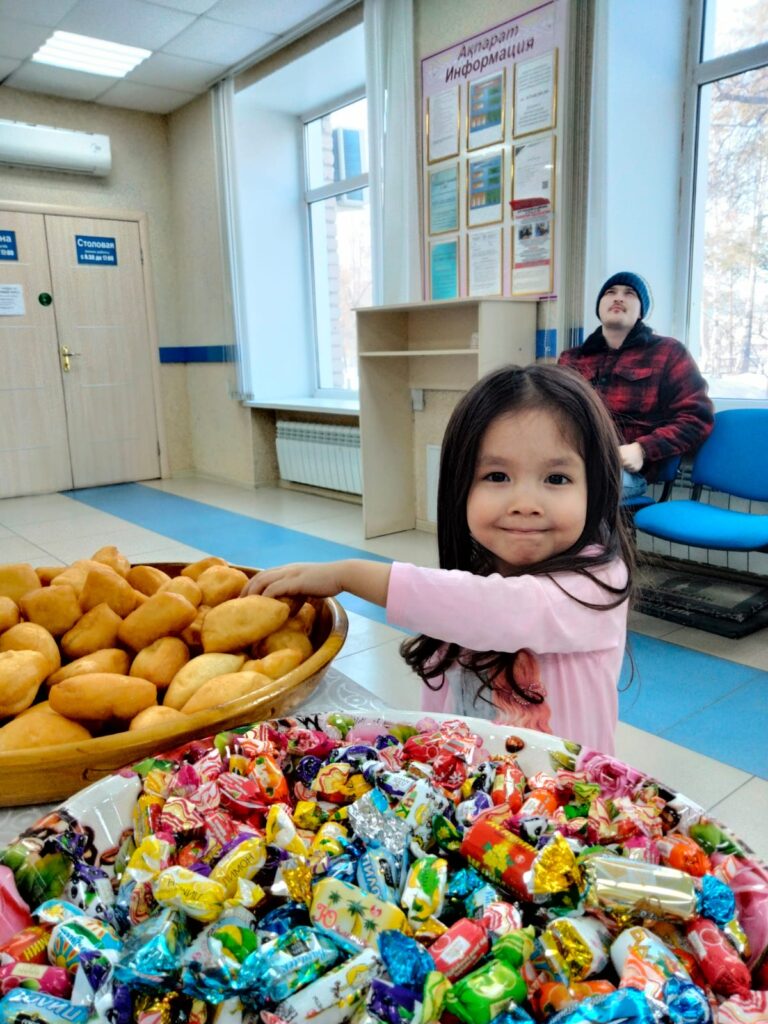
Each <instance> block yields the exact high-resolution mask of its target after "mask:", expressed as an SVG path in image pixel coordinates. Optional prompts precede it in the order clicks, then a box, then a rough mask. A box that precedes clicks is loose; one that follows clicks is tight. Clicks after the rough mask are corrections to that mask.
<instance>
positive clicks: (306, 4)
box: [206, 0, 334, 35]
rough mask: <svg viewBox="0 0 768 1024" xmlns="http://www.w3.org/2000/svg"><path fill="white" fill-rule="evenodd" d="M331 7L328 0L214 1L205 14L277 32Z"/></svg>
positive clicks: (217, 18)
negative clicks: (288, 0) (286, 1)
mask: <svg viewBox="0 0 768 1024" xmlns="http://www.w3.org/2000/svg"><path fill="white" fill-rule="evenodd" d="M333 6H334V4H333V2H332V0H291V3H289V4H287V3H285V0H217V3H215V4H214V5H213V7H211V8H210V10H209V11H208V12H207V15H206V17H208V18H215V19H216V20H217V21H225V22H230V23H232V24H234V25H247V26H248V27H249V28H257V29H260V31H262V32H272V33H274V34H275V35H280V34H281V33H283V32H287V31H288V30H289V29H291V28H294V27H295V26H296V25H300V24H301V23H302V22H303V21H306V20H307V18H311V17H312V15H314V14H317V12H318V11H322V10H323V8H325V7H333Z"/></svg>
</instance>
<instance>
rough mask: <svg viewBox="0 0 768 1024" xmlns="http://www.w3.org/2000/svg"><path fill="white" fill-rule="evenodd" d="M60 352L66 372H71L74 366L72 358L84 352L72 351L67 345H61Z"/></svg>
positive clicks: (62, 365) (62, 366) (63, 368)
mask: <svg viewBox="0 0 768 1024" xmlns="http://www.w3.org/2000/svg"><path fill="white" fill-rule="evenodd" d="M59 352H60V354H61V368H62V370H63V371H64V373H69V372H70V370H71V368H72V364H71V360H72V359H73V357H75V356H80V355H82V353H81V352H72V351H71V350H70V349H68V348H67V346H66V345H61V346H60V347H59Z"/></svg>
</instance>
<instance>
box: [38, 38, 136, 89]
mask: <svg viewBox="0 0 768 1024" xmlns="http://www.w3.org/2000/svg"><path fill="white" fill-rule="evenodd" d="M151 53H152V51H151V50H143V49H141V48H140V47H138V46H123V44H122V43H111V42H110V41H109V40H108V39H94V38H93V37H91V36H79V35H76V34H75V33H74V32H54V33H53V35H52V36H51V37H50V38H49V39H47V40H46V42H45V43H43V45H42V46H41V47H40V49H39V50H38V51H37V53H35V54H34V55H33V57H32V60H33V61H35V62H36V63H38V64H53V65H55V66H56V67H58V68H70V69H71V70H72V71H87V72H89V74H92V75H106V76H108V77H109V78H124V77H125V76H126V75H127V74H128V72H129V71H133V69H134V68H135V67H136V66H137V65H139V64H141V62H142V61H143V60H146V59H147V57H149V56H150V55H151Z"/></svg>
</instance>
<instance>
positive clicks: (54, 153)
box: [0, 120, 112, 178]
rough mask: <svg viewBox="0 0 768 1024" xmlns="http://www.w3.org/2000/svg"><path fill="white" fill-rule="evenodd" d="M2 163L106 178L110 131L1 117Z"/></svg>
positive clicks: (0, 153)
mask: <svg viewBox="0 0 768 1024" xmlns="http://www.w3.org/2000/svg"><path fill="white" fill-rule="evenodd" d="M0 163H2V164H20V165H21V166H23V167H35V168H39V169H42V170H46V171H66V172H67V173H69V174H90V175H93V176H94V177H98V178H103V177H104V176H105V175H107V174H109V171H110V168H111V167H112V154H111V152H110V148H109V136H108V135H95V134H93V133H92V132H73V131H70V130H69V129H67V128H51V127H49V126H48V125H44V124H25V123H24V122H23V121H3V120H0Z"/></svg>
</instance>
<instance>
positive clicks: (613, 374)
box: [558, 271, 714, 498]
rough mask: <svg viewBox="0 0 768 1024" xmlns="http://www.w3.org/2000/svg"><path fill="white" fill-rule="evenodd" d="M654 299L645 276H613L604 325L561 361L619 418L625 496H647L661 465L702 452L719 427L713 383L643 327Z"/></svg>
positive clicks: (604, 291) (603, 305) (671, 342)
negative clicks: (710, 393) (671, 458)
mask: <svg viewBox="0 0 768 1024" xmlns="http://www.w3.org/2000/svg"><path fill="white" fill-rule="evenodd" d="M650 301H651V300H650V294H649V291H648V285H647V284H646V283H645V281H644V280H643V278H642V277H640V275H639V274H633V273H630V272H629V271H621V272H620V273H618V274H614V275H613V276H612V277H609V278H608V280H607V281H606V282H605V284H604V285H603V287H602V288H601V289H600V293H599V294H598V296H597V305H596V308H595V311H596V313H597V316H598V319H599V320H600V324H601V326H600V327H598V329H597V330H596V331H594V332H593V333H592V334H590V336H589V337H588V338H587V340H586V341H585V342H584V344H583V345H579V346H578V347H577V348H571V349H566V350H565V352H563V353H562V354H561V355H560V358H559V360H558V362H559V363H562V364H563V365H565V366H571V367H573V369H574V370H578V372H579V373H580V374H581V375H582V376H583V377H586V379H587V380H588V381H589V382H590V383H591V384H592V386H593V387H594V388H595V389H596V390H597V391H598V392H599V394H600V396H601V397H602V399H603V401H604V402H605V404H606V406H607V407H608V410H609V412H610V413H611V415H612V416H613V419H614V422H615V423H616V426H617V428H618V431H619V434H620V435H621V438H622V440H623V442H624V443H623V444H622V445H620V447H619V451H620V453H621V463H622V465H623V467H624V492H623V493H624V497H625V498H633V497H636V496H637V495H640V494H642V493H643V492H644V491H645V488H646V484H647V483H652V482H653V480H654V479H655V478H656V471H655V466H656V464H657V463H658V462H659V460H661V459H666V458H667V457H668V456H670V455H682V454H684V453H685V452H690V451H693V450H694V449H696V448H698V447H699V445H700V444H701V443H702V441H704V440H705V439H706V437H707V436H708V435H709V433H710V431H711V430H712V426H713V422H714V409H713V407H712V402H711V401H710V400H709V398H708V397H707V385H706V382H705V380H704V378H703V377H702V376H701V373H700V372H699V368H698V367H697V366H696V363H695V362H694V360H693V358H692V357H691V355H690V354H689V352H688V350H687V349H686V347H685V346H684V345H683V344H681V343H680V342H679V341H676V340H675V339H674V338H664V337H661V336H659V335H658V334H654V333H653V331H652V330H651V328H650V327H648V326H647V324H645V323H644V322H643V317H644V316H645V315H646V314H647V312H648V309H649V307H650Z"/></svg>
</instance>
